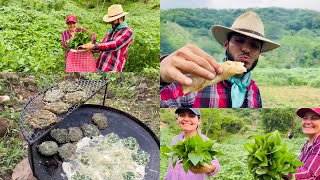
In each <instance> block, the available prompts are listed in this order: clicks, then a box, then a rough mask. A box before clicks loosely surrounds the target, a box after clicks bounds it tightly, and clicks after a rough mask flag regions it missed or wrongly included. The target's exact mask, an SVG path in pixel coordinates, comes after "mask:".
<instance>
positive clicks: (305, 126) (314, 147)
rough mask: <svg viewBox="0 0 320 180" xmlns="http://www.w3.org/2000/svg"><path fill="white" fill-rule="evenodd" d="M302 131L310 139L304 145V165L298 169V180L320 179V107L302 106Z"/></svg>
mask: <svg viewBox="0 0 320 180" xmlns="http://www.w3.org/2000/svg"><path fill="white" fill-rule="evenodd" d="M297 115H298V116H299V117H301V118H302V124H301V125H302V132H303V134H305V135H307V136H308V138H309V140H308V141H307V142H306V143H305V144H304V145H303V148H302V150H301V155H300V156H299V160H300V161H301V162H303V163H304V165H303V166H301V167H298V168H297V169H296V174H295V175H294V176H295V178H296V180H302V179H305V180H306V179H309V180H320V108H301V109H299V110H298V111H297Z"/></svg>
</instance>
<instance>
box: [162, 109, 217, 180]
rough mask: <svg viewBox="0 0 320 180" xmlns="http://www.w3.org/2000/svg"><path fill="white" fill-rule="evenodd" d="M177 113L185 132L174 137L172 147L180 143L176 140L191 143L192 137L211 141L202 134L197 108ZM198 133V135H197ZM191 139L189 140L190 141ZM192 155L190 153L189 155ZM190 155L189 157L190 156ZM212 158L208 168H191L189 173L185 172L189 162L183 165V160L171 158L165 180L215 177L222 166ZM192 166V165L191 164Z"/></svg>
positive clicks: (179, 122) (201, 179)
mask: <svg viewBox="0 0 320 180" xmlns="http://www.w3.org/2000/svg"><path fill="white" fill-rule="evenodd" d="M175 113H176V114H177V119H178V124H179V127H180V128H181V129H182V130H183V132H182V133H181V134H179V135H177V136H175V137H174V139H173V141H172V145H176V144H177V143H178V142H177V141H176V140H175V139H179V140H182V141H185V140H186V141H189V140H190V137H192V138H194V137H195V138H197V136H199V135H200V136H199V138H202V139H203V140H204V142H203V143H206V142H205V141H207V140H209V138H208V137H206V136H205V135H203V134H201V132H200V128H199V126H200V124H201V114H200V110H199V109H197V108H178V109H177V110H176V111H175ZM197 132H198V133H197ZM188 138H189V139H188ZM198 142H199V141H198ZM190 144H191V143H190ZM189 154H190V153H189ZM189 154H188V156H189ZM209 158H212V160H211V164H210V165H208V166H204V165H200V166H199V167H195V166H192V165H191V166H190V167H189V169H187V168H186V169H187V171H185V164H187V162H188V161H187V162H185V163H182V160H181V159H178V160H177V158H174V157H173V158H172V159H171V158H170V160H169V167H168V170H167V173H166V175H165V178H164V179H165V180H173V179H192V180H205V179H206V177H211V176H214V175H215V174H216V173H217V172H218V170H219V169H220V164H219V162H218V160H217V159H215V157H209ZM189 164H190V163H189Z"/></svg>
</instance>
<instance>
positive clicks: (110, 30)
mask: <svg viewBox="0 0 320 180" xmlns="http://www.w3.org/2000/svg"><path fill="white" fill-rule="evenodd" d="M125 27H128V24H127V23H126V22H125V21H123V22H122V23H121V24H120V25H119V26H117V27H116V29H113V28H111V29H109V30H108V33H110V32H112V31H113V30H114V31H119V29H122V28H125Z"/></svg>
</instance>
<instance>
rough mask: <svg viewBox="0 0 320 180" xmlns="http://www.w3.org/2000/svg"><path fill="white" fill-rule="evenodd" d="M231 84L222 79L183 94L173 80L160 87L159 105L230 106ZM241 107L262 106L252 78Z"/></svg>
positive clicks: (257, 89)
mask: <svg viewBox="0 0 320 180" xmlns="http://www.w3.org/2000/svg"><path fill="white" fill-rule="evenodd" d="M231 86H232V84H231V83H230V82H228V81H222V82H219V83H218V84H216V85H213V86H208V87H206V88H204V89H202V90H200V91H198V92H192V93H189V94H187V95H183V91H182V87H181V86H180V85H179V84H178V83H175V82H174V83H171V84H169V85H165V86H163V87H162V88H161V90H160V98H161V100H160V107H162V108H166V107H169V108H177V107H195V108H231V107H232V99H231ZM241 107H242V108H261V107H262V102H261V97H260V92H259V88H258V86H257V85H256V83H255V82H254V81H253V80H251V82H250V85H249V86H248V88H247V92H246V96H245V100H244V102H243V104H242V106H241Z"/></svg>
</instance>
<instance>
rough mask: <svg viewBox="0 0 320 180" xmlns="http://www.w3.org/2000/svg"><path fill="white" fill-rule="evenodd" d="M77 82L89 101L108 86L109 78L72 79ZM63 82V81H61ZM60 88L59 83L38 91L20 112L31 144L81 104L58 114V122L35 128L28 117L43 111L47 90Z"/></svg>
mask: <svg viewBox="0 0 320 180" xmlns="http://www.w3.org/2000/svg"><path fill="white" fill-rule="evenodd" d="M71 82H73V83H75V85H77V86H79V87H80V88H81V91H84V92H86V95H87V96H86V100H85V101H88V100H89V99H90V98H91V97H92V96H94V95H95V94H96V93H97V92H98V91H99V90H100V89H102V88H103V87H104V86H105V87H106V88H107V85H108V81H107V80H79V81H71ZM60 84H61V83H60ZM57 88H59V84H57V85H54V86H52V87H50V88H47V89H46V90H44V91H42V92H40V93H38V94H37V95H35V96H34V97H32V98H31V99H30V100H29V101H28V102H27V103H26V104H25V105H24V106H23V108H22V111H21V114H20V129H21V132H22V134H23V136H24V137H25V138H26V140H27V141H28V143H29V144H30V145H31V144H33V143H34V142H35V141H36V140H37V139H39V138H41V137H42V136H43V135H44V134H45V133H46V132H48V131H50V130H51V129H53V128H54V127H55V126H56V124H58V123H59V122H61V121H62V120H63V119H64V118H65V117H66V116H68V115H69V114H71V113H72V112H73V111H74V110H76V109H77V108H78V107H79V106H80V105H81V104H83V103H84V102H83V103H79V104H74V105H72V107H70V108H69V109H68V111H67V112H66V113H63V114H60V115H57V117H58V123H56V124H54V125H51V126H49V127H47V128H44V129H34V128H33V127H31V126H30V125H29V124H28V123H27V117H28V116H29V115H31V114H33V113H35V112H37V111H41V110H43V109H44V106H45V104H44V101H43V97H44V95H45V93H46V92H47V91H50V90H53V89H57Z"/></svg>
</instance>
